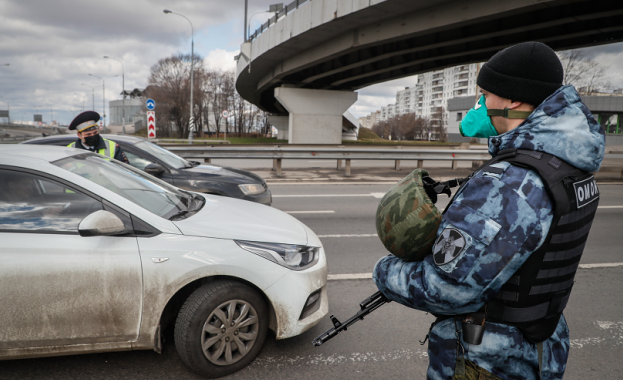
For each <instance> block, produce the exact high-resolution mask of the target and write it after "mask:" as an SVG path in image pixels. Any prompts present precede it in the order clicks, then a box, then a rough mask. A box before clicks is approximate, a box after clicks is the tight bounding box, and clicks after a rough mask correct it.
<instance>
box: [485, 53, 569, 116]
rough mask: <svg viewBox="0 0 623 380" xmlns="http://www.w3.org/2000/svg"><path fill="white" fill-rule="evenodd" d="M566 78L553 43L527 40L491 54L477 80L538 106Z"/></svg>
mask: <svg viewBox="0 0 623 380" xmlns="http://www.w3.org/2000/svg"><path fill="white" fill-rule="evenodd" d="M562 79H563V68H562V64H561V63H560V59H558V56H557V55H556V53H555V52H554V51H553V50H552V49H551V48H550V47H549V46H547V45H545V44H543V43H540V42H523V43H520V44H517V45H514V46H511V47H507V48H506V49H504V50H501V51H499V52H497V53H496V54H495V55H494V56H493V57H491V59H489V61H488V62H487V63H485V64H484V65H483V66H482V68H481V69H480V73H479V74H478V79H477V80H476V83H477V84H478V86H480V87H481V88H482V89H484V90H486V91H489V92H491V93H492V94H495V95H497V96H501V97H503V98H506V99H510V100H513V101H519V102H525V103H529V104H532V105H534V106H535V107H536V106H538V105H539V104H541V103H542V102H543V101H544V100H545V99H547V98H548V97H549V96H550V95H551V94H553V93H554V92H555V91H556V90H558V89H559V88H560V87H561V86H562Z"/></svg>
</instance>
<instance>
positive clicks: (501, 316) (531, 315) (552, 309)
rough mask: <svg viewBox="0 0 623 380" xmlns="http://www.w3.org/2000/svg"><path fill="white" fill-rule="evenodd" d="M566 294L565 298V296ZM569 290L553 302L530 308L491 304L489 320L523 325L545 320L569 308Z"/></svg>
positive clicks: (488, 308)
mask: <svg viewBox="0 0 623 380" xmlns="http://www.w3.org/2000/svg"><path fill="white" fill-rule="evenodd" d="M563 294H564V296H563ZM570 294H571V292H570V291H569V290H567V291H564V292H559V293H557V294H556V295H554V298H552V300H551V301H548V302H543V303H541V304H538V305H535V306H530V307H522V308H517V307H510V306H504V305H503V304H499V303H497V302H489V303H488V306H487V320H489V321H490V322H496V323H509V322H510V323H521V322H531V321H536V320H538V319H543V318H546V317H548V316H554V315H558V313H561V312H562V311H563V310H564V308H565V307H566V306H567V302H568V301H569V295H570Z"/></svg>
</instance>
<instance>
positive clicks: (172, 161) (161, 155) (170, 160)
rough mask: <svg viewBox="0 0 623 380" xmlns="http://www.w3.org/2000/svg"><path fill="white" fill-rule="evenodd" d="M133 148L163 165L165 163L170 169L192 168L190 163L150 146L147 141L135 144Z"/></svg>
mask: <svg viewBox="0 0 623 380" xmlns="http://www.w3.org/2000/svg"><path fill="white" fill-rule="evenodd" d="M134 146H135V147H137V148H138V149H141V150H144V151H145V152H147V153H149V154H151V155H152V156H154V157H157V158H158V159H160V160H162V161H164V163H166V164H167V165H169V166H170V167H173V168H176V169H181V168H188V167H192V166H193V165H192V164H191V163H190V162H188V161H186V160H185V159H183V158H182V157H180V156H176V155H175V154H173V153H171V152H169V151H168V150H166V149H164V148H161V147H159V146H158V145H156V144H152V143H150V142H147V141H141V142H140V143H137V144H135V145H134Z"/></svg>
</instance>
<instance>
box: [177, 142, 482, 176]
mask: <svg viewBox="0 0 623 380" xmlns="http://www.w3.org/2000/svg"><path fill="white" fill-rule="evenodd" d="M166 149H168V150H170V151H171V152H173V153H175V154H177V155H178V156H181V157H184V158H187V159H202V160H204V161H205V162H211V160H212V159H215V158H225V159H272V160H273V169H274V170H275V171H276V172H277V177H281V176H282V169H281V162H282V160H303V159H304V160H309V159H313V160H337V169H338V170H341V169H342V160H344V161H345V173H344V175H345V176H346V177H350V176H351V161H352V160H393V161H394V162H395V163H394V168H395V169H396V170H400V161H401V160H415V161H417V162H418V163H417V167H418V168H422V167H423V162H424V161H431V160H432V161H452V168H453V169H456V168H457V167H458V162H459V161H472V162H474V161H486V160H489V159H490V158H491V156H490V155H489V153H488V151H487V150H484V149H474V150H471V149H470V150H465V149H461V150H459V149H401V148H399V149H396V148H393V149H387V148H367V149H366V148H364V149H362V148H349V147H344V148H314V147H311V148H295V147H222V146H210V147H202V146H168V147H166Z"/></svg>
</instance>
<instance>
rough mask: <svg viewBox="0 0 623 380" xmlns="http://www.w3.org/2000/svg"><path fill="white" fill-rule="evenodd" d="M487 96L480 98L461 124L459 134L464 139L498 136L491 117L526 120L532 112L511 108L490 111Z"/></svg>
mask: <svg viewBox="0 0 623 380" xmlns="http://www.w3.org/2000/svg"><path fill="white" fill-rule="evenodd" d="M485 103H486V100H485V96H484V95H482V96H480V99H478V102H477V103H476V105H475V106H474V108H472V109H470V110H469V111H467V114H466V115H465V117H464V118H463V120H462V121H461V122H460V123H459V132H461V135H462V136H464V137H483V138H488V137H491V136H497V135H498V134H499V133H498V131H497V130H496V129H495V127H494V126H493V124H492V123H491V117H490V116H502V117H505V118H507V119H526V118H528V116H530V114H532V112H530V111H515V110H511V109H509V108H504V109H497V110H493V109H492V110H489V109H487V105H486V104H485Z"/></svg>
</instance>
